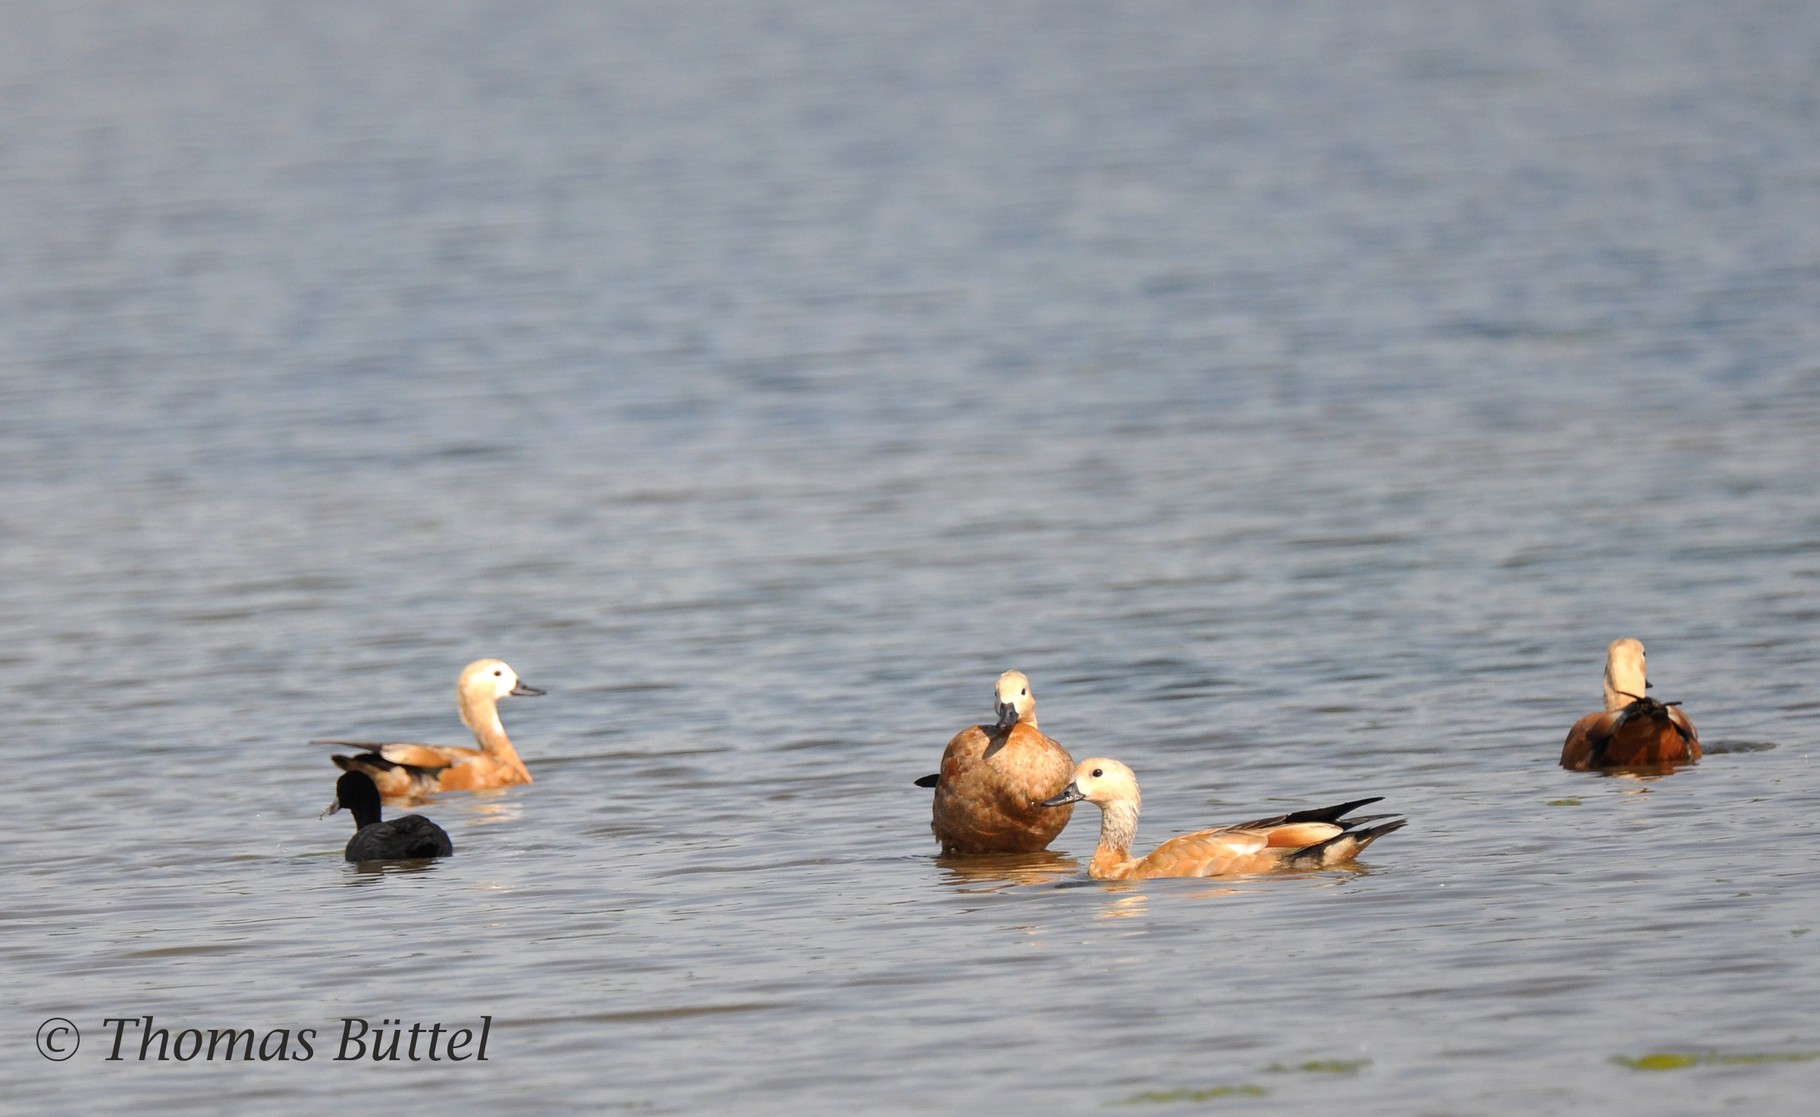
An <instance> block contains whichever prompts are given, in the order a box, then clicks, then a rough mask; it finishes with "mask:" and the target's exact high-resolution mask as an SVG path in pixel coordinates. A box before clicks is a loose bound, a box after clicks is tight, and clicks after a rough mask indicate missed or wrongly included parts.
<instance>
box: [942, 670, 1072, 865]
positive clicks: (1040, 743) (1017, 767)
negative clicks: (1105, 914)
mask: <svg viewBox="0 0 1820 1117" xmlns="http://www.w3.org/2000/svg"><path fill="white" fill-rule="evenodd" d="M993 709H994V711H995V713H996V714H997V720H996V722H994V724H992V725H970V726H968V727H967V728H965V729H963V730H961V731H960V732H959V733H957V734H956V735H955V737H954V739H953V740H952V741H949V742H948V747H947V749H945V750H944V751H943V752H942V770H941V771H940V772H939V773H937V774H936V775H934V776H925V777H923V779H920V780H918V781H916V782H917V783H918V785H919V786H924V787H934V788H935V806H934V816H933V820H932V822H931V828H932V829H933V830H934V831H935V837H936V840H937V841H939V842H941V843H942V852H943V853H1031V852H1034V851H1036V850H1039V849H1043V848H1044V847H1046V846H1048V844H1049V843H1050V842H1052V841H1054V840H1055V836H1056V835H1057V834H1060V833H1061V832H1062V828H1063V827H1064V826H1066V825H1068V819H1069V817H1070V814H1071V812H1072V808H1069V809H1046V808H1045V807H1044V806H1043V800H1045V799H1048V798H1049V797H1050V796H1053V795H1055V794H1056V793H1057V792H1059V791H1061V789H1062V788H1063V786H1064V785H1066V784H1067V782H1068V775H1069V773H1070V772H1071V771H1073V768H1074V761H1073V760H1072V759H1071V758H1070V757H1069V756H1068V750H1067V749H1064V748H1063V747H1062V746H1060V745H1058V744H1056V743H1055V742H1054V741H1052V740H1050V739H1049V738H1048V737H1046V736H1044V735H1043V733H1042V731H1041V730H1039V729H1037V727H1036V697H1035V696H1034V695H1033V694H1031V692H1030V680H1029V679H1027V678H1025V677H1024V673H1023V672H1022V671H1007V672H1005V673H1004V674H1003V675H1000V676H999V677H998V682H997V684H996V685H995V686H994V687H993Z"/></svg>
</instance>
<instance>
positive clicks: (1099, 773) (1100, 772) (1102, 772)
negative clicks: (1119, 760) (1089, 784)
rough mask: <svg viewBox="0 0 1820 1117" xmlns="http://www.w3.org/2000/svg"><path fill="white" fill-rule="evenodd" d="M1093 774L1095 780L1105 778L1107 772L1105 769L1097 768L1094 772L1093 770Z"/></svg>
mask: <svg viewBox="0 0 1820 1117" xmlns="http://www.w3.org/2000/svg"><path fill="white" fill-rule="evenodd" d="M1093 774H1094V776H1095V778H1098V777H1100V776H1103V775H1105V774H1106V772H1105V770H1104V769H1101V768H1095V769H1094V770H1093Z"/></svg>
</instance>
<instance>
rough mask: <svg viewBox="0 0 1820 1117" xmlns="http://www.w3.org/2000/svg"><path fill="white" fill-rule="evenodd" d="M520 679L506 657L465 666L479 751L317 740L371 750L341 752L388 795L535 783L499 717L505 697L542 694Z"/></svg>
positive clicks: (346, 765)
mask: <svg viewBox="0 0 1820 1117" xmlns="http://www.w3.org/2000/svg"><path fill="white" fill-rule="evenodd" d="M542 693H543V691H541V690H538V689H537V688H536V687H534V686H529V685H527V684H526V683H525V682H524V681H523V680H521V679H519V677H518V672H516V671H514V670H512V668H511V666H510V665H509V664H507V663H506V662H505V661H504V660H499V659H477V660H475V661H474V662H473V663H470V664H468V665H467V666H466V667H465V668H463V669H462V672H461V678H460V679H458V680H457V681H456V683H455V703H456V706H457V708H458V709H459V710H460V711H461V722H462V724H463V725H465V726H467V727H468V728H469V729H470V730H472V731H473V733H474V740H475V741H476V742H478V743H479V745H480V747H479V748H477V749H470V748H461V747H458V746H455V745H417V744H410V743H407V742H402V741H386V742H369V741H335V740H325V741H316V742H314V743H315V744H319V745H335V746H338V747H345V748H356V749H365V750H366V752H365V753H363V754H361V755H359V756H337V757H335V758H334V760H335V764H336V765H337V766H338V767H340V768H342V769H343V770H345V771H349V772H353V771H361V772H365V773H366V774H367V775H368V776H369V777H371V778H372V780H373V783H374V784H375V785H376V786H377V787H378V788H379V793H380V794H381V795H383V796H385V797H386V798H387V799H415V798H418V797H419V796H423V795H429V794H432V793H434V792H438V791H474V790H478V789H480V788H485V787H508V786H510V785H512V784H519V783H530V782H531V773H530V770H529V769H527V768H526V767H525V765H524V761H522V760H520V759H518V750H516V749H514V748H513V747H512V742H511V740H510V739H509V738H507V737H506V730H505V726H503V725H501V724H500V721H499V700H500V699H501V698H505V697H508V696H516V697H527V698H534V697H536V696H537V695H540V694H542Z"/></svg>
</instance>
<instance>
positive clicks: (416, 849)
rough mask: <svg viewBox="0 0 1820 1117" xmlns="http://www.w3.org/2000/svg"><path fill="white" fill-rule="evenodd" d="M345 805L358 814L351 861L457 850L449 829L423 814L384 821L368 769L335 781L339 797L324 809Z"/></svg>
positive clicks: (349, 849) (350, 845)
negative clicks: (380, 816)
mask: <svg viewBox="0 0 1820 1117" xmlns="http://www.w3.org/2000/svg"><path fill="white" fill-rule="evenodd" d="M343 807H346V808H347V809H348V811H349V813H351V814H352V815H353V816H354V836H353V837H352V838H349V839H348V847H347V849H346V851H345V852H344V856H345V857H346V858H347V859H348V860H349V861H403V860H410V859H415V858H422V857H448V856H450V855H452V854H453V853H454V852H455V846H454V844H453V843H451V842H450V841H449V835H448V834H447V832H445V831H444V830H443V828H442V827H440V826H438V825H436V824H435V823H434V822H431V821H430V820H429V819H427V818H425V817H423V816H422V815H420V814H408V815H405V816H404V817H403V818H394V819H392V820H391V821H390V822H381V821H380V818H379V789H378V788H377V787H375V786H373V780H372V778H371V777H369V776H368V775H367V774H366V773H365V772H361V771H358V770H356V771H350V772H344V773H342V776H341V779H340V780H339V781H337V782H336V784H335V801H334V802H333V803H330V804H329V809H328V810H326V811H324V812H322V813H323V814H325V815H328V814H334V813H335V812H336V811H338V810H340V809H341V808H343Z"/></svg>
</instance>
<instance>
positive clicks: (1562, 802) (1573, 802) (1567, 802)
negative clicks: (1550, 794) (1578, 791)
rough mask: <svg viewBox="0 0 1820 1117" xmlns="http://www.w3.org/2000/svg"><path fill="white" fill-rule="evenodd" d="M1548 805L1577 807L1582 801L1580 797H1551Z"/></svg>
mask: <svg viewBox="0 0 1820 1117" xmlns="http://www.w3.org/2000/svg"><path fill="white" fill-rule="evenodd" d="M1548 805H1549V806H1551V807H1577V806H1579V805H1580V801H1579V800H1578V799H1550V800H1549V801H1548Z"/></svg>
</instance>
